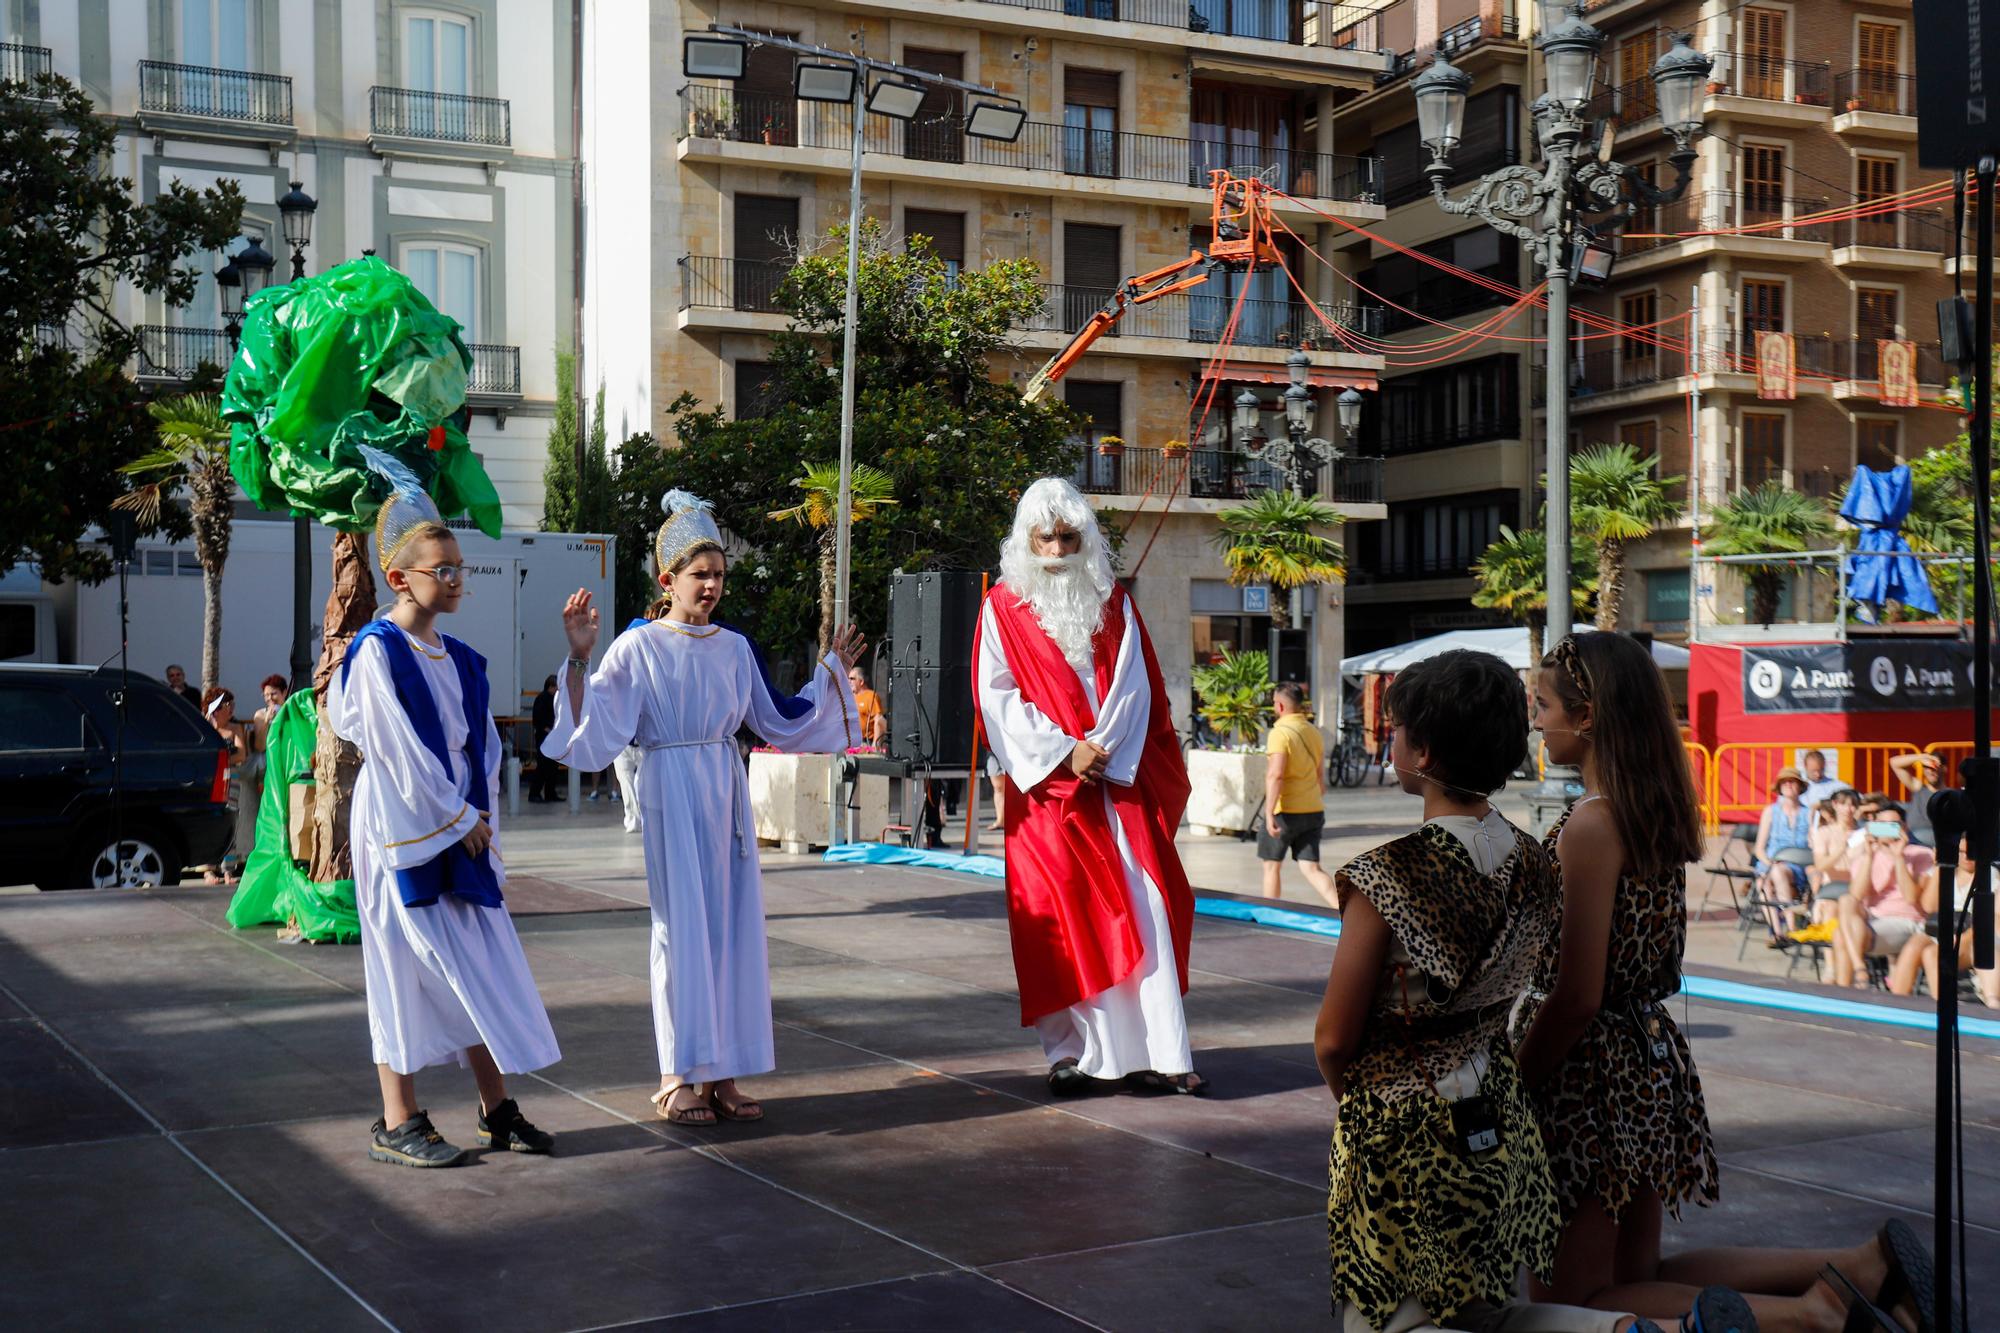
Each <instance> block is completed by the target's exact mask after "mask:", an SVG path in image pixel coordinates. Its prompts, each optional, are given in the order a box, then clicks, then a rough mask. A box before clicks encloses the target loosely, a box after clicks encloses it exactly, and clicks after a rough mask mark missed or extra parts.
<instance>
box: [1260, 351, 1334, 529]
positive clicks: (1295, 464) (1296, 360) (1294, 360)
mask: <svg viewBox="0 0 2000 1333" xmlns="http://www.w3.org/2000/svg"><path fill="white" fill-rule="evenodd" d="M1311 366H1312V358H1311V357H1309V356H1307V355H1306V354H1305V352H1303V351H1296V352H1293V353H1292V354H1291V355H1290V356H1288V357H1286V358H1285V372H1286V374H1287V376H1288V377H1289V378H1290V381H1291V382H1290V383H1289V384H1287V385H1286V386H1285V392H1284V394H1283V395H1282V396H1281V398H1280V401H1281V402H1282V403H1283V405H1284V409H1285V438H1284V439H1283V440H1282V441H1280V440H1274V439H1271V438H1269V437H1268V436H1266V434H1265V433H1264V427H1263V414H1264V402H1263V400H1262V399H1260V398H1259V397H1258V396H1257V391H1256V390H1255V389H1245V390H1244V391H1243V392H1242V393H1240V394H1237V395H1236V402H1235V405H1234V408H1233V410H1232V412H1231V418H1232V420H1231V424H1232V425H1233V426H1234V427H1235V429H1236V442H1237V444H1238V446H1239V447H1240V448H1241V449H1242V450H1243V452H1244V453H1245V454H1248V455H1249V456H1250V457H1251V458H1256V459H1266V460H1269V461H1271V462H1274V463H1276V464H1277V465H1278V466H1279V467H1281V468H1283V469H1284V470H1285V480H1286V482H1287V484H1288V485H1290V487H1291V491H1292V494H1293V495H1301V496H1302V495H1304V494H1305V493H1306V480H1307V478H1309V477H1312V476H1313V475H1314V473H1315V472H1316V470H1317V469H1318V467H1319V465H1320V464H1321V463H1323V462H1325V461H1327V460H1328V459H1333V458H1339V457H1341V449H1340V447H1339V446H1338V445H1335V444H1333V443H1331V442H1329V441H1327V440H1323V439H1321V438H1319V437H1318V436H1317V435H1314V434H1313V430H1314V429H1315V427H1316V426H1317V424H1318V419H1319V406H1318V404H1317V403H1315V402H1314V401H1313V393H1312V385H1311V384H1310V383H1309V382H1308V372H1309V371H1310V369H1311ZM1347 392H1348V393H1354V390H1352V389H1349V390H1348V391H1347ZM1354 401H1355V409H1354V410H1355V413H1356V418H1355V420H1356V423H1357V424H1358V423H1359V420H1360V417H1359V412H1360V402H1361V395H1360V394H1358V393H1354ZM1345 404H1346V394H1342V395H1341V409H1340V410H1341V418H1340V420H1341V425H1342V428H1343V429H1346V428H1347V415H1346V413H1347V408H1346V405H1345ZM1349 434H1350V435H1351V434H1352V431H1351V430H1350V431H1349ZM1273 454H1276V455H1277V457H1275V458H1273V457H1272V455H1273ZM1315 489H1317V488H1315Z"/></svg>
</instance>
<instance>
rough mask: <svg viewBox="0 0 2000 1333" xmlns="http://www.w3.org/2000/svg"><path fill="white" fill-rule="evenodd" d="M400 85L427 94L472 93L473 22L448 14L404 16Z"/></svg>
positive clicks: (463, 94) (462, 95) (458, 94)
mask: <svg viewBox="0 0 2000 1333" xmlns="http://www.w3.org/2000/svg"><path fill="white" fill-rule="evenodd" d="M403 86H404V87H406V88H414V89H416V90H417V91H419V92H426V93H452V94H455V95H457V96H460V97H464V96H466V95H468V94H470V93H471V92H472V25H471V24H470V23H468V22H467V21H466V20H464V19H462V18H459V17H457V16H455V15H451V14H434V13H422V12H419V13H414V14H407V15H405V16H404V18H403Z"/></svg>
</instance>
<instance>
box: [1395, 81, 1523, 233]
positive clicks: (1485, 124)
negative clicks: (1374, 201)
mask: <svg viewBox="0 0 2000 1333" xmlns="http://www.w3.org/2000/svg"><path fill="white" fill-rule="evenodd" d="M1520 95H1521V90H1520V89H1518V88H1515V87H1513V86H1512V85H1511V84H1509V85H1502V86H1501V87H1498V88H1489V89H1487V90H1486V91H1485V92H1483V93H1476V94H1474V95H1473V96H1471V97H1469V98H1467V99H1466V101H1465V130H1464V138H1462V139H1460V140H1459V144H1458V151H1457V152H1456V153H1453V154H1452V160H1451V169H1452V176H1453V178H1454V179H1455V180H1458V181H1467V180H1470V179H1472V178H1473V177H1475V176H1478V175H1480V174H1481V173H1483V172H1486V171H1490V170H1492V169H1493V168H1494V167H1501V166H1510V165H1512V164H1513V163H1516V162H1519V161H1520V160H1521V141H1520V125H1519V122H1520V119H1521V116H1520ZM1417 134H1418V130H1417V124H1416V122H1415V121H1411V122H1409V123H1408V124H1405V125H1401V126H1398V127H1397V128H1396V129H1393V130H1390V131H1389V132H1388V133H1386V134H1384V135H1382V136H1380V137H1379V138H1377V139H1376V140H1375V147H1374V150H1373V151H1372V152H1371V153H1370V154H1369V156H1371V157H1373V158H1375V159H1376V160H1377V161H1378V162H1379V163H1380V164H1381V167H1380V172H1381V179H1382V190H1383V196H1382V202H1383V203H1385V204H1387V205H1388V206H1389V207H1391V208H1394V207H1396V205H1398V204H1407V203H1409V202H1410V201H1411V200H1412V199H1419V198H1422V197H1424V196H1425V195H1428V194H1429V193H1430V192H1431V184H1430V178H1429V177H1428V176H1426V175H1425V174H1424V166H1425V164H1426V163H1428V162H1429V161H1430V154H1429V153H1427V152H1425V151H1424V148H1423V145H1422V144H1421V143H1420V142H1418V138H1417Z"/></svg>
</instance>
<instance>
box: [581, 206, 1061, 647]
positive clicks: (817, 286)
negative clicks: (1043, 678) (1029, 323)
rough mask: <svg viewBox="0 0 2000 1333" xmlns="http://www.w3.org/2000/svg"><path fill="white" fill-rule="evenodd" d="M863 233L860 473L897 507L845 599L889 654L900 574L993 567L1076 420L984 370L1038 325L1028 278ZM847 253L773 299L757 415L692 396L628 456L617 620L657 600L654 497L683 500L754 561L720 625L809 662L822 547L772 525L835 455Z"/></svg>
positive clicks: (872, 537) (800, 270)
mask: <svg viewBox="0 0 2000 1333" xmlns="http://www.w3.org/2000/svg"><path fill="white" fill-rule="evenodd" d="M864 228H865V230H864V235H863V239H864V242H865V245H864V247H863V251H862V257H861V269H860V297H861V301H860V317H859V320H858V322H857V327H856V358H855V370H856V385H855V414H854V461H855V463H856V465H857V467H860V466H867V467H872V468H875V469H878V470H879V471H880V472H881V473H882V474H883V475H884V476H886V477H887V478H889V480H890V489H891V492H892V494H891V495H890V496H889V497H888V498H890V499H893V500H894V501H895V503H894V504H893V505H890V506H885V507H883V508H882V509H881V510H880V511H879V512H878V513H877V514H876V515H875V517H874V518H873V519H871V520H870V521H869V522H867V523H865V524H861V525H859V526H857V527H855V528H854V529H853V539H852V547H851V553H850V554H851V566H850V578H851V580H852V583H851V589H850V596H851V598H852V605H851V611H852V615H853V617H854V620H855V622H856V623H857V624H859V625H860V626H861V627H862V628H863V629H864V630H866V631H867V632H868V633H869V634H870V635H871V636H872V637H876V638H880V637H881V634H882V631H883V629H884V627H885V625H886V621H887V617H888V592H889V576H890V575H891V574H892V573H893V572H895V571H898V570H905V571H910V572H915V571H919V570H923V569H954V568H955V569H991V568H993V567H994V565H995V564H996V563H997V561H998V558H999V550H1000V542H1001V540H1002V539H1003V538H1004V537H1005V536H1006V534H1007V529H1008V526H1009V524H1010V523H1011V522H1012V520H1013V515H1014V506H1015V504H1016V502H1017V501H1018V500H1019V498H1020V495H1021V492H1022V491H1023V490H1025V489H1026V488H1027V486H1028V484H1029V483H1030V482H1032V481H1033V480H1035V479H1036V478H1037V477H1043V476H1048V475H1051V474H1055V475H1062V476H1067V475H1069V473H1070V472H1071V471H1072V470H1073V469H1074V468H1075V465H1076V460H1077V457H1078V446H1077V445H1075V444H1074V443H1072V442H1071V437H1072V436H1073V434H1074V432H1075V429H1076V420H1075V417H1074V415H1073V414H1072V413H1071V412H1070V411H1069V409H1068V408H1067V407H1065V406H1063V405H1062V404H1059V403H1058V404H1044V405H1030V404H1027V403H1024V402H1023V401H1022V400H1021V394H1020V390H1019V389H1018V388H1017V387H1016V386H1014V385H1013V384H1011V383H1006V382H996V381H995V380H994V379H993V378H992V376H991V374H990V372H989V371H988V369H987V358H988V357H989V356H990V355H992V354H993V353H994V352H996V351H999V350H1001V349H1002V348H1004V347H1005V346H1006V342H1007V337H1008V330H1009V327H1010V326H1011V324H1012V323H1013V322H1014V321H1016V320H1017V319H1021V318H1025V317H1026V316H1027V315H1029V314H1032V313H1033V312H1035V311H1038V310H1039V309H1040V308H1041V305H1042V300H1043V297H1042V292H1041V288H1040V285H1039V283H1040V274H1039V272H1038V270H1037V269H1036V267H1035V265H1034V264H1033V263H1032V262H1030V261H1027V260H1013V259H1010V260H1000V261H997V262H995V263H993V264H991V265H989V266H988V267H986V268H985V269H979V270H972V269H968V270H962V271H959V272H957V273H953V272H952V271H951V269H950V268H949V266H947V265H946V264H945V263H944V262H943V261H942V260H940V259H938V258H937V256H936V254H935V253H934V252H933V251H932V250H931V249H930V246H929V243H928V241H926V240H925V239H924V238H923V237H912V238H911V240H910V246H909V249H908V250H906V251H891V250H889V249H887V248H886V247H885V246H884V245H883V244H882V242H881V237H880V234H879V231H878V230H877V229H876V227H875V225H874V224H873V223H872V222H869V223H865V224H864ZM844 249H845V247H844V244H843V242H842V238H841V236H840V233H839V231H838V229H836V231H835V234H834V235H833V236H831V237H829V239H828V243H827V246H826V253H820V252H818V251H812V252H808V253H807V254H805V255H803V256H802V257H801V258H800V260H799V262H798V264H797V266H796V267H795V268H794V270H793V271H792V272H791V274H790V276H789V277H788V278H787V280H786V281H785V283H784V284H782V286H781V287H780V289H779V292H778V294H777V300H778V304H779V306H780V308H782V309H783V310H785V311H786V312H787V313H788V314H790V315H791V317H792V318H791V324H790V326H789V327H788V328H787V329H786V330H784V331H783V332H780V333H778V334H776V335H775V336H774V337H773V339H772V346H771V354H770V355H771V365H772V377H771V381H770V384H769V388H768V391H767V394H766V396H765V399H764V402H763V404H762V406H763V414H762V415H759V416H750V417H741V418H739V419H736V420H729V419H727V418H725V417H724V416H723V415H722V413H721V412H720V411H719V410H715V409H708V408H704V407H702V405H701V404H700V403H699V402H698V401H697V400H695V399H694V398H693V397H692V396H689V395H684V396H682V397H681V398H680V399H679V400H677V401H676V402H674V403H673V404H671V405H670V406H669V408H668V414H669V416H670V417H671V419H672V421H673V432H674V441H673V443H672V445H671V446H667V445H663V444H662V443H660V442H658V441H656V440H654V439H653V438H652V437H651V436H646V435H635V436H633V437H632V438H631V439H628V440H626V441H625V442H624V444H623V445H621V446H620V448H619V451H618V473H617V494H618V502H617V516H616V521H615V525H614V530H615V531H616V532H617V534H618V537H619V547H620V550H621V556H620V560H619V565H620V572H619V588H620V592H619V610H620V615H621V617H622V616H624V615H627V614H631V613H633V612H634V611H635V610H636V609H637V608H640V607H643V606H644V605H645V603H646V601H648V600H650V598H651V596H652V592H651V587H652V584H651V580H650V578H648V577H647V576H646V575H645V574H644V572H643V570H644V564H643V562H644V561H645V559H646V558H647V557H648V555H649V554H650V552H651V547H652V534H653V532H654V531H655V530H656V529H657V528H658V526H659V523H660V519H661V515H660V510H659V497H660V494H661V492H662V491H664V490H666V489H667V488H669V487H674V486H678V487H680V488H682V489H684V490H688V491H692V492H694V493H695V494H697V495H700V496H702V497H703V498H704V499H706V500H708V501H709V502H710V503H711V504H713V505H714V506H715V514H716V521H717V522H718V523H720V524H721V525H722V527H723V529H724V530H725V531H726V532H727V533H728V534H729V535H730V536H731V537H733V538H734V539H735V540H736V541H738V542H740V543H742V545H743V546H744V547H747V548H748V550H747V552H743V551H739V556H738V558H737V559H736V560H735V561H734V562H733V563H732V566H731V569H730V576H729V591H728V594H727V596H726V598H725V600H724V603H723V611H722V615H723V617H724V619H727V620H729V621H730V622H731V623H733V624H736V625H738V626H740V627H741V628H742V629H744V630H745V631H746V632H748V633H750V634H752V635H753V636H755V637H756V638H758V639H759V640H761V641H762V642H764V643H765V644H767V645H769V647H770V649H771V655H772V657H773V658H774V659H775V660H776V661H777V662H778V663H779V664H782V663H784V662H785V661H787V660H789V661H792V662H794V663H797V662H802V661H809V660H811V658H812V657H813V656H816V654H814V653H813V652H812V646H813V644H815V643H816V642H817V640H818V638H819V626H820V620H821V596H820V592H821V578H820V571H821V568H822V566H821V543H820V540H819V537H818V535H817V533H816V532H815V531H814V530H813V529H812V528H810V527H806V526H803V525H801V524H799V523H796V522H793V521H791V520H790V519H779V518H773V517H772V515H773V514H774V513H781V512H787V511H789V510H790V509H792V508H793V507H795V506H796V505H797V504H798V503H799V492H798V490H797V488H796V487H795V486H794V484H793V481H794V478H797V477H798V476H799V475H800V472H799V467H800V459H801V458H825V457H827V456H828V455H829V454H830V453H831V452H832V451H833V450H834V449H835V448H837V447H838V444H839V439H840V356H841V327H840V312H841V302H840V293H841V289H842V284H843V282H844V277H843V274H844V264H845V259H844ZM628 590H629V591H628ZM781 669H782V666H781Z"/></svg>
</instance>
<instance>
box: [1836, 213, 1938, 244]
mask: <svg viewBox="0 0 2000 1333" xmlns="http://www.w3.org/2000/svg"><path fill="white" fill-rule="evenodd" d="M1833 243H1834V244H1835V245H1837V246H1840V247H1842V248H1843V249H1844V248H1847V247H1849V246H1857V245H1866V246H1873V247H1875V248H1877V249H1882V250H1914V251H1921V252H1923V253H1927V254H1939V255H1941V254H1946V253H1949V252H1950V250H1951V248H1952V244H1951V224H1950V223H1949V222H1947V221H1946V219H1945V215H1944V210H1943V209H1941V208H1912V209H1905V210H1903V211H1902V212H1900V213H1889V214H1885V215H1884V216H1882V217H1873V218H1843V219H1842V220H1841V221H1840V223H1839V225H1838V226H1837V227H1836V228H1835V229H1834V239H1833Z"/></svg>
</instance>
